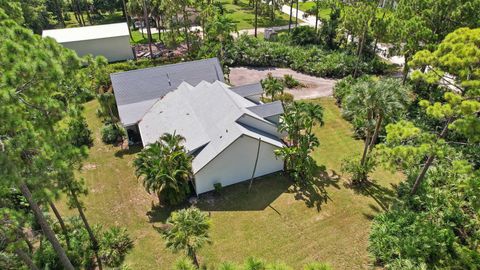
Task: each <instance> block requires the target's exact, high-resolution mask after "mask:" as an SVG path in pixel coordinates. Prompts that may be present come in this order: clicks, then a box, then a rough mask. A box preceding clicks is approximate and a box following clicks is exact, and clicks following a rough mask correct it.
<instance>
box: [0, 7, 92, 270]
mask: <svg viewBox="0 0 480 270" xmlns="http://www.w3.org/2000/svg"><path fill="white" fill-rule="evenodd" d="M0 34H1V36H2V39H3V40H2V43H0V62H2V63H3V64H2V65H1V67H0V74H2V77H1V78H0V80H1V82H0V85H1V87H0V92H1V93H2V94H1V95H0V103H1V104H2V106H0V115H2V117H1V118H0V145H1V146H2V147H0V150H1V151H0V167H1V168H2V170H1V171H0V176H1V178H2V182H1V185H5V186H17V187H18V188H19V189H20V191H21V192H22V194H23V195H24V196H25V198H26V199H27V201H28V203H29V205H30V207H31V210H32V212H33V213H34V215H35V218H36V220H37V221H38V223H39V224H40V226H41V228H42V231H43V233H44V234H45V236H46V237H47V239H48V240H49V241H50V242H51V244H52V246H53V248H54V250H55V252H56V253H57V255H58V257H59V258H60V261H61V263H62V265H63V267H64V268H65V269H73V266H72V264H71V262H70V260H69V259H68V257H67V255H66V253H65V250H64V249H63V247H62V246H61V244H60V243H59V241H58V239H57V237H56V235H55V233H54V232H53V231H52V229H51V228H50V225H49V224H48V222H47V220H46V219H45V217H44V215H43V211H42V210H41V208H40V206H39V205H38V203H37V199H38V197H39V196H38V195H39V194H38V192H40V191H42V190H44V189H50V190H52V191H54V192H55V191H58V188H56V187H55V182H56V181H55V179H57V178H58V176H59V175H61V174H63V173H66V172H73V171H74V170H75V169H76V167H74V166H72V165H73V164H74V163H76V162H75V161H79V160H81V158H83V156H84V154H85V152H84V150H85V148H79V147H77V146H75V145H73V144H72V142H71V140H70V136H69V129H68V127H65V126H63V125H61V124H60V123H62V122H64V121H65V119H69V118H76V117H77V116H78V115H80V112H81V106H80V102H81V100H80V99H79V96H80V95H79V93H78V92H79V91H80V90H81V89H82V87H83V85H84V82H85V78H84V77H83V75H82V72H81V71H80V70H81V68H82V63H81V61H80V59H79V58H78V57H77V56H76V54H75V53H74V52H73V51H71V50H68V49H65V48H64V47H62V46H60V45H59V44H57V43H56V42H55V41H54V40H53V39H48V38H47V39H42V37H40V36H38V35H34V34H33V33H32V32H31V31H29V30H27V29H24V28H22V27H20V26H18V25H17V24H15V23H14V22H13V21H10V20H8V19H7V17H6V15H5V14H4V13H3V11H0ZM31 189H32V190H33V191H34V194H32V191H31Z"/></svg>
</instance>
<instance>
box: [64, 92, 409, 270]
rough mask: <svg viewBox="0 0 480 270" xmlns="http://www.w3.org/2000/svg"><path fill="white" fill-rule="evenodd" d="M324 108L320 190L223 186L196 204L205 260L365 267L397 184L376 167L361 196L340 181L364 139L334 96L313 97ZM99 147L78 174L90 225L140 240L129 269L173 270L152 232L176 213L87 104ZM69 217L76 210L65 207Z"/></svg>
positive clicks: (280, 183) (284, 184) (277, 181)
mask: <svg viewBox="0 0 480 270" xmlns="http://www.w3.org/2000/svg"><path fill="white" fill-rule="evenodd" d="M312 102H316V103H319V104H321V105H322V106H323V107H324V109H325V126H323V127H320V128H317V129H316V131H315V132H316V134H317V135H318V137H319V139H320V142H321V145H320V147H319V148H318V149H317V150H316V151H315V153H314V155H313V156H314V158H315V159H316V160H317V162H318V164H321V165H325V166H326V168H327V172H326V173H322V174H321V178H320V180H319V181H318V183H317V184H318V185H317V187H316V189H315V190H313V189H309V190H298V191H294V190H293V189H292V187H291V182H290V181H289V180H287V179H286V178H285V177H283V176H279V175H277V176H270V177H266V178H264V179H258V180H255V182H254V184H253V188H252V191H251V192H248V185H247V184H245V183H244V184H237V185H234V186H231V187H227V188H225V190H224V191H225V192H224V195H223V196H222V197H208V198H204V199H201V200H200V202H199V206H200V208H201V209H202V210H204V211H209V213H210V214H211V217H212V222H213V227H212V230H211V236H212V240H213V243H212V244H211V245H210V246H207V247H206V248H204V249H202V250H201V252H200V254H199V255H200V260H201V262H202V263H206V264H208V265H215V264H217V263H218V262H220V261H223V260H230V261H235V262H242V261H243V260H244V259H245V258H246V257H248V256H252V255H253V256H256V257H261V258H264V259H266V260H269V261H284V262H286V263H288V264H290V265H291V266H293V267H294V268H295V269H300V266H301V265H303V264H305V263H307V262H310V261H316V260H318V261H323V262H327V263H329V264H331V265H332V266H334V268H335V269H367V268H370V264H371V262H370V259H369V256H368V253H367V250H366V247H367V239H368V234H369V227H370V222H371V218H372V217H373V216H374V215H375V214H377V213H378V212H380V211H382V208H384V207H386V205H388V203H389V201H390V198H391V196H392V191H391V190H390V188H391V184H392V183H397V182H398V181H399V180H400V177H399V176H398V175H392V174H390V173H387V172H385V171H382V170H379V171H377V172H375V173H374V175H373V179H374V180H375V181H376V183H377V184H376V185H374V186H372V187H371V188H369V189H368V190H366V191H365V192H363V193H359V192H354V191H353V190H352V189H350V188H347V187H346V186H345V185H344V183H345V181H344V179H343V178H341V176H339V174H340V163H341V160H342V159H343V158H344V157H346V156H348V155H351V154H353V153H358V152H360V150H361V146H362V142H361V141H358V140H354V139H353V138H352V132H351V129H350V125H349V124H348V123H347V122H346V121H344V120H343V119H342V118H341V117H340V111H339V109H338V108H337V107H336V106H335V104H334V100H333V98H322V99H318V100H314V101H312ZM85 107H86V117H87V121H88V124H89V127H90V128H91V129H92V130H93V134H94V136H95V140H94V146H93V147H92V148H91V149H90V156H89V158H88V160H87V161H86V162H85V166H84V169H83V170H82V171H81V172H80V173H79V175H80V176H81V177H83V178H84V179H85V181H86V184H87V186H88V189H89V195H88V196H87V197H86V198H84V199H83V201H84V202H85V206H86V208H87V212H86V214H87V216H88V218H89V219H90V221H91V222H92V223H96V224H103V225H106V226H111V225H117V226H125V227H127V228H128V231H129V232H130V234H131V235H132V237H133V239H134V240H135V248H134V249H133V252H131V253H130V254H129V255H128V256H127V258H126V264H128V265H129V266H130V267H131V269H170V265H171V264H172V262H174V261H175V259H176V258H177V257H179V256H181V254H173V253H172V252H171V251H169V250H166V249H165V248H164V242H163V240H162V238H161V237H160V235H159V233H158V232H157V230H156V229H155V228H156V227H158V226H161V225H162V222H164V221H165V219H166V218H167V217H168V214H169V212H170V211H171V209H167V208H158V207H156V203H157V202H156V198H155V197H154V196H150V195H148V194H147V193H146V192H145V191H144V189H143V187H142V185H141V183H140V182H139V181H138V180H137V179H136V178H135V176H134V169H133V166H132V161H133V159H134V158H135V153H134V152H135V150H131V151H124V150H121V149H120V148H119V147H113V146H109V145H104V144H103V143H102V142H101V141H100V127H101V123H100V121H99V119H98V118H97V117H96V115H95V112H96V110H97V108H98V104H97V102H96V101H91V102H89V103H87V104H86V105H85ZM59 205H60V206H61V210H62V212H63V213H65V214H70V213H73V212H71V211H69V210H67V209H66V208H65V206H62V205H61V203H59Z"/></svg>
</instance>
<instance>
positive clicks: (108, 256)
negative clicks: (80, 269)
mask: <svg viewBox="0 0 480 270" xmlns="http://www.w3.org/2000/svg"><path fill="white" fill-rule="evenodd" d="M100 247H101V248H100V257H101V258H102V261H103V262H104V263H105V264H106V265H107V266H108V267H119V266H120V265H121V264H122V263H123V261H124V260H125V256H126V255H127V253H128V252H129V251H130V250H131V249H132V248H133V241H132V240H131V239H130V236H129V235H128V233H127V230H126V229H125V228H119V227H112V228H110V229H109V230H107V231H105V232H104V233H103V237H102V239H101V241H100Z"/></svg>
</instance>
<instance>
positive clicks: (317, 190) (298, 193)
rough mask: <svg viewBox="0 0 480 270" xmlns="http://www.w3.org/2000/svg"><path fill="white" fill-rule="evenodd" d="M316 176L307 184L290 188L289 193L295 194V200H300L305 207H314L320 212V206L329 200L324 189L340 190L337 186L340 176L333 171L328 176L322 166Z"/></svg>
mask: <svg viewBox="0 0 480 270" xmlns="http://www.w3.org/2000/svg"><path fill="white" fill-rule="evenodd" d="M316 174H317V177H315V178H314V179H312V180H310V181H308V182H307V183H303V184H298V185H294V186H292V188H291V190H290V192H291V193H295V195H294V196H295V199H296V200H302V201H304V202H305V205H307V207H309V208H311V207H315V208H316V209H317V211H318V212H320V210H322V205H323V204H324V203H327V202H328V201H329V200H331V199H330V197H329V196H328V192H327V190H326V188H327V187H330V186H333V187H335V188H337V189H340V186H339V185H338V181H339V180H340V175H338V174H337V173H336V172H335V171H334V170H332V173H331V174H330V175H329V174H328V172H327V170H326V168H325V167H324V166H320V167H319V168H318V169H317V173H316Z"/></svg>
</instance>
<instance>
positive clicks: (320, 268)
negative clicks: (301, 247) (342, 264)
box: [303, 262, 332, 270]
mask: <svg viewBox="0 0 480 270" xmlns="http://www.w3.org/2000/svg"><path fill="white" fill-rule="evenodd" d="M303 270H332V267H330V265H328V264H325V263H319V262H313V263H309V264H306V265H305V266H304V267H303Z"/></svg>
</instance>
